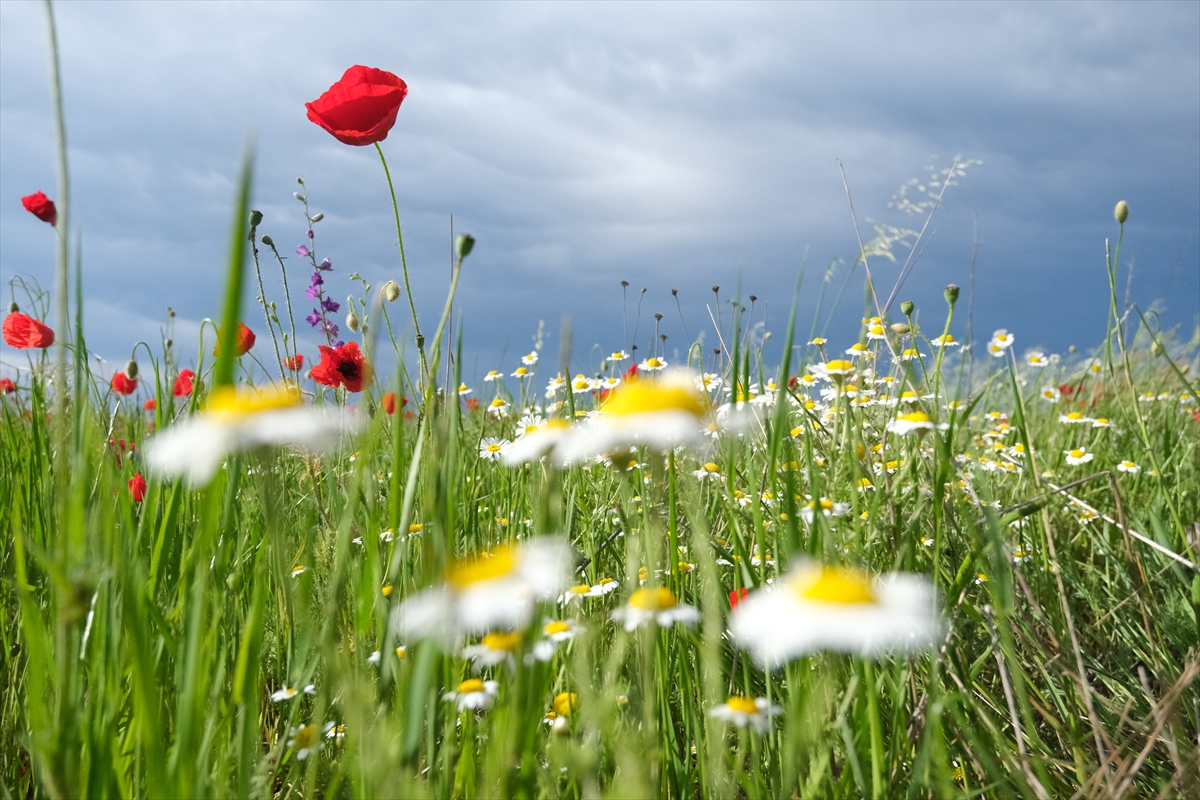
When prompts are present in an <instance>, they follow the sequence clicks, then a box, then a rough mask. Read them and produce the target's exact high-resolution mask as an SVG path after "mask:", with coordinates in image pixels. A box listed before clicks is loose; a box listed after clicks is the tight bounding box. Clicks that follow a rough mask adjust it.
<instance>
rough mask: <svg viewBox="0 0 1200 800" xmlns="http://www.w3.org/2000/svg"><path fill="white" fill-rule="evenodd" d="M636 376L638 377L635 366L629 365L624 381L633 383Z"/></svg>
mask: <svg viewBox="0 0 1200 800" xmlns="http://www.w3.org/2000/svg"><path fill="white" fill-rule="evenodd" d="M637 376H638V367H637V364H630V365H629V369H627V370H625V380H627V381H635V380H637Z"/></svg>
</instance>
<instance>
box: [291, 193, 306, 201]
mask: <svg viewBox="0 0 1200 800" xmlns="http://www.w3.org/2000/svg"><path fill="white" fill-rule="evenodd" d="M292 197H294V198H296V199H297V200H299V201H300V202H301V203H303V202H304V201H306V200H308V198H307V197H305V196H304V195H302V194H300V193H299V192H292Z"/></svg>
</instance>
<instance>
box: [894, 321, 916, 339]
mask: <svg viewBox="0 0 1200 800" xmlns="http://www.w3.org/2000/svg"><path fill="white" fill-rule="evenodd" d="M892 333H896V334H899V335H901V336H903V335H904V334H906V333H912V328H910V327H909V326H908V325H907V324H906V323H903V322H896V323H893V325H892Z"/></svg>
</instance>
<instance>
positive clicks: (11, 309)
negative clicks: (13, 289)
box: [8, 300, 21, 314]
mask: <svg viewBox="0 0 1200 800" xmlns="http://www.w3.org/2000/svg"><path fill="white" fill-rule="evenodd" d="M20 310H21V307H20V306H19V305H17V301H16V300H14V301H12V302H11V303H9V304H8V313H10V314H16V313H18V312H20Z"/></svg>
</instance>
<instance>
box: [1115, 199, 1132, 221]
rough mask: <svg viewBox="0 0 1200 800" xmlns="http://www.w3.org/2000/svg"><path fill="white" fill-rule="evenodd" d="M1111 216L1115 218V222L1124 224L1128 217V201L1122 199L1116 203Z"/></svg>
mask: <svg viewBox="0 0 1200 800" xmlns="http://www.w3.org/2000/svg"><path fill="white" fill-rule="evenodd" d="M1113 216H1114V217H1116V218H1117V222H1119V223H1121V224H1122V225H1124V224H1125V220H1127V219H1129V203H1126V202H1125V201H1124V200H1122V201H1121V202H1119V203H1117V207H1116V208H1114V209H1113Z"/></svg>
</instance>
